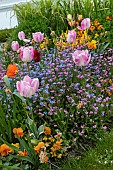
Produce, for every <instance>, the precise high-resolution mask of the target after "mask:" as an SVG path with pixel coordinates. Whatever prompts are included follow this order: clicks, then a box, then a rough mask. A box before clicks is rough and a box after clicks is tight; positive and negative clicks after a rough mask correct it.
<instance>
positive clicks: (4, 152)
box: [0, 144, 11, 156]
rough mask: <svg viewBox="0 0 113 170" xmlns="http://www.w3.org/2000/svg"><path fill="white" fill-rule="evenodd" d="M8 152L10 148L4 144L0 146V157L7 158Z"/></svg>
mask: <svg viewBox="0 0 113 170" xmlns="http://www.w3.org/2000/svg"><path fill="white" fill-rule="evenodd" d="M10 151H11V148H10V147H9V146H7V145H6V144H2V145H1V146H0V153H1V155H2V156H7V155H8V153H9V152H10Z"/></svg>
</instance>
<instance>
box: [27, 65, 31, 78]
mask: <svg viewBox="0 0 113 170" xmlns="http://www.w3.org/2000/svg"><path fill="white" fill-rule="evenodd" d="M27 71H28V75H29V76H30V69H29V64H28V63H27Z"/></svg>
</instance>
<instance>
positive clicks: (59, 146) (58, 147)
mask: <svg viewBox="0 0 113 170" xmlns="http://www.w3.org/2000/svg"><path fill="white" fill-rule="evenodd" d="M61 143H62V139H61V140H60V141H56V143H55V144H54V145H53V147H54V148H55V150H59V149H60V148H61V147H62V146H61V145H62V144H61Z"/></svg>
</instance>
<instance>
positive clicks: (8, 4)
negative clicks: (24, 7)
mask: <svg viewBox="0 0 113 170" xmlns="http://www.w3.org/2000/svg"><path fill="white" fill-rule="evenodd" d="M28 1H30V0H0V29H5V28H13V27H15V26H16V25H18V22H17V18H16V16H15V15H14V12H13V11H12V7H13V5H14V4H19V3H25V2H28Z"/></svg>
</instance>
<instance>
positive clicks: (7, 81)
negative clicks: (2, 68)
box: [3, 75, 11, 90]
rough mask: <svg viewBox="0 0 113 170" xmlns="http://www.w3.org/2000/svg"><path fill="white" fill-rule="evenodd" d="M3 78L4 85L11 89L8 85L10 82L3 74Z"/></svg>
mask: <svg viewBox="0 0 113 170" xmlns="http://www.w3.org/2000/svg"><path fill="white" fill-rule="evenodd" d="M3 80H4V82H5V83H6V85H7V86H8V87H9V89H10V90H11V85H10V82H9V79H8V77H7V75H5V76H4V77H3Z"/></svg>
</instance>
